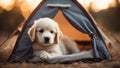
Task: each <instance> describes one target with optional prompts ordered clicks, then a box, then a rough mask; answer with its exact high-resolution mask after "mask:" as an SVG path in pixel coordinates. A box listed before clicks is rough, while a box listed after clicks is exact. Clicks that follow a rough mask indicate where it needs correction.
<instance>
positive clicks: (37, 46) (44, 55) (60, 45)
mask: <svg viewBox="0 0 120 68" xmlns="http://www.w3.org/2000/svg"><path fill="white" fill-rule="evenodd" d="M28 35H29V37H30V39H31V41H32V42H33V45H32V47H33V51H34V52H33V54H34V55H35V56H37V57H39V58H40V59H44V60H47V59H50V58H53V57H57V56H61V55H66V54H70V53H78V52H80V51H79V49H78V47H77V45H76V43H75V42H74V41H73V40H71V39H70V38H68V37H66V36H64V35H63V34H62V32H61V31H60V29H59V26H58V24H57V23H56V22H55V21H54V20H52V19H50V18H40V19H38V20H35V21H34V24H33V25H32V26H31V27H30V29H29V30H28Z"/></svg>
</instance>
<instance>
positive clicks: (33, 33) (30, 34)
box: [28, 22, 36, 42]
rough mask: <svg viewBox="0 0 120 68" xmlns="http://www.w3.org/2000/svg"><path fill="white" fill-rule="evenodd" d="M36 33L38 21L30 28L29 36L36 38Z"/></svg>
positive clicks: (32, 39) (32, 38)
mask: <svg viewBox="0 0 120 68" xmlns="http://www.w3.org/2000/svg"><path fill="white" fill-rule="evenodd" d="M35 33H36V22H34V24H33V25H32V26H31V27H30V28H29V30H28V36H29V37H30V39H31V41H32V42H33V41H34V40H35Z"/></svg>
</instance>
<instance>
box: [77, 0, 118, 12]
mask: <svg viewBox="0 0 120 68" xmlns="http://www.w3.org/2000/svg"><path fill="white" fill-rule="evenodd" d="M78 1H79V2H80V3H81V4H82V5H83V6H84V7H85V8H86V9H88V8H89V6H91V8H92V10H93V11H95V12H98V11H100V10H103V9H107V8H109V7H114V6H115V5H116V4H115V0H104V1H103V0H78Z"/></svg>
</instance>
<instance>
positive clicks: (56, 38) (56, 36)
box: [55, 27, 63, 43]
mask: <svg viewBox="0 0 120 68" xmlns="http://www.w3.org/2000/svg"><path fill="white" fill-rule="evenodd" d="M56 29H57V33H56V35H55V43H59V41H60V39H62V36H63V33H62V32H61V31H60V29H59V27H57V28H56Z"/></svg>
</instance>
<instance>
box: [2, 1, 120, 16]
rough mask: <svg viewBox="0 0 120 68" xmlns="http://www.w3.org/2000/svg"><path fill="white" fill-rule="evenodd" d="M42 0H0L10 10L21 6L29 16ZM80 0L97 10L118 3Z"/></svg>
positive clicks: (24, 14) (22, 10)
mask: <svg viewBox="0 0 120 68" xmlns="http://www.w3.org/2000/svg"><path fill="white" fill-rule="evenodd" d="M41 1H42V0H0V7H1V8H3V9H5V10H8V11H9V10H11V9H12V8H13V7H14V6H17V7H19V8H20V10H21V12H22V15H23V16H24V17H25V18H27V17H28V16H29V14H30V13H31V12H32V11H33V10H34V8H35V7H36V6H37V5H38V4H39V3H40V2H41ZM78 2H80V3H81V4H82V5H83V7H85V8H86V9H88V8H89V7H91V8H92V10H93V11H95V12H98V11H100V10H103V9H107V8H109V7H114V6H115V5H116V3H115V0H78ZM119 2H120V0H119Z"/></svg>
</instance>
